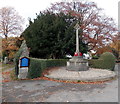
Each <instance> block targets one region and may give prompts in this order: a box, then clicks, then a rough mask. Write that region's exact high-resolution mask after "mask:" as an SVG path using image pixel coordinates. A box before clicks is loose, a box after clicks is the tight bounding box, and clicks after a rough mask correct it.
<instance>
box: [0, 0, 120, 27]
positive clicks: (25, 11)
mask: <svg viewBox="0 0 120 104" xmlns="http://www.w3.org/2000/svg"><path fill="white" fill-rule="evenodd" d="M57 1H62V2H63V1H66V2H67V1H73V0H0V8H2V7H6V6H12V7H14V8H15V10H16V11H17V12H18V13H19V15H20V16H22V17H23V18H24V19H25V23H24V28H25V27H26V26H27V24H28V18H29V17H30V18H31V19H34V18H35V17H36V13H39V12H40V11H43V10H45V9H46V8H48V7H49V6H50V4H51V3H54V2H57ZM74 1H81V0H74ZM86 1H92V2H95V3H96V4H97V6H98V7H99V8H103V9H104V14H105V15H106V16H109V17H112V18H113V19H114V20H115V23H116V24H117V23H118V2H119V1H120V0H86Z"/></svg>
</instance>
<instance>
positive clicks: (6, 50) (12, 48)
mask: <svg viewBox="0 0 120 104" xmlns="http://www.w3.org/2000/svg"><path fill="white" fill-rule="evenodd" d="M21 39H22V38H19V37H9V38H8V39H7V40H6V39H5V38H3V39H2V53H3V54H6V55H7V56H8V58H9V59H12V58H14V55H15V53H16V52H17V51H18V49H19V46H17V44H16V43H17V42H18V41H19V40H21ZM22 40H23V39H22Z"/></svg>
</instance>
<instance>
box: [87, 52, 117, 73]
mask: <svg viewBox="0 0 120 104" xmlns="http://www.w3.org/2000/svg"><path fill="white" fill-rule="evenodd" d="M115 59H116V58H115V56H114V55H113V54H112V53H110V52H105V53H103V54H102V55H101V56H100V58H99V59H92V60H89V66H90V67H92V68H100V69H108V70H112V71H113V70H114V67H115Z"/></svg>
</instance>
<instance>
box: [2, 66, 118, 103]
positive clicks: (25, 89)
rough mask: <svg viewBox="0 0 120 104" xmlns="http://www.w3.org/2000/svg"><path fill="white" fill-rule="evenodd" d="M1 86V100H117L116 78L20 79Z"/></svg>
mask: <svg viewBox="0 0 120 104" xmlns="http://www.w3.org/2000/svg"><path fill="white" fill-rule="evenodd" d="M117 68H118V66H117ZM2 87H3V89H2V101H3V102H118V79H116V80H112V81H108V82H105V83H103V84H73V83H62V82H54V81H47V80H21V81H12V82H7V83H3V84H2Z"/></svg>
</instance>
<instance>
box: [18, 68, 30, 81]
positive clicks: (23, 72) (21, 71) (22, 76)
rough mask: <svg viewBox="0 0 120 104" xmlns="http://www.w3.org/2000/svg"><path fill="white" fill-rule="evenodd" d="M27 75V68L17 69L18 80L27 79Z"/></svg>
mask: <svg viewBox="0 0 120 104" xmlns="http://www.w3.org/2000/svg"><path fill="white" fill-rule="evenodd" d="M27 74H28V67H26V68H19V75H18V78H19V79H26V78H27Z"/></svg>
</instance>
